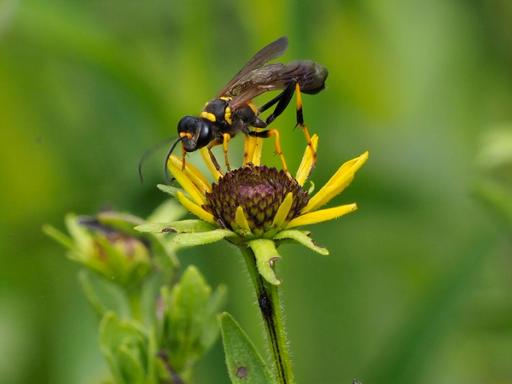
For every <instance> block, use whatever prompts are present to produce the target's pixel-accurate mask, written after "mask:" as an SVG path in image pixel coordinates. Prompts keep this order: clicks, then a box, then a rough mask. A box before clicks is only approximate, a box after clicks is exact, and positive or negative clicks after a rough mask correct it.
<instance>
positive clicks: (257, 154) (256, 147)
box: [244, 135, 263, 165]
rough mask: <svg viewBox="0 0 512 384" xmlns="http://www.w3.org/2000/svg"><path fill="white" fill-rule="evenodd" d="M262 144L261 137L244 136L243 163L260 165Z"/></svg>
mask: <svg viewBox="0 0 512 384" xmlns="http://www.w3.org/2000/svg"><path fill="white" fill-rule="evenodd" d="M262 144H263V139H262V138H261V137H254V136H248V135H246V136H245V142H244V165H247V164H249V163H253V164H254V165H260V162H261V149H262V146H263V145H262Z"/></svg>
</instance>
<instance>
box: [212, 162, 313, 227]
mask: <svg viewBox="0 0 512 384" xmlns="http://www.w3.org/2000/svg"><path fill="white" fill-rule="evenodd" d="M290 192H292V194H293V203H292V206H291V209H290V211H289V213H288V216H287V218H286V219H287V221H289V220H291V219H293V218H294V217H296V216H298V215H299V213H300V211H301V209H302V208H304V207H305V206H306V204H307V202H308V200H309V197H308V194H307V193H306V191H304V189H302V187H301V186H300V185H299V184H298V183H297V181H296V180H295V179H293V178H291V177H290V176H289V175H288V174H287V173H286V172H284V171H278V170H277V169H275V168H268V167H265V166H255V165H253V164H249V165H247V166H245V167H242V168H238V169H235V170H233V171H231V172H228V173H226V174H225V175H224V176H223V177H221V178H220V179H219V181H218V182H217V183H214V184H213V185H212V192H211V193H207V194H206V199H207V202H206V204H205V206H204V208H205V209H206V210H208V211H209V212H211V213H212V214H213V215H214V217H215V218H216V220H217V221H218V222H219V224H220V225H222V226H223V227H225V228H229V229H233V230H236V227H237V225H236V223H235V214H236V209H237V207H239V206H241V207H242V208H243V210H244V213H245V216H246V219H247V222H248V224H249V227H250V228H251V230H252V232H253V233H254V234H255V235H261V234H263V233H264V232H266V231H269V230H271V229H272V222H273V219H274V217H275V215H276V213H277V210H278V209H279V206H280V205H281V203H282V202H283V200H284V199H285V197H286V195H287V194H288V193H290Z"/></svg>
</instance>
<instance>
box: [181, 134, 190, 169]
mask: <svg viewBox="0 0 512 384" xmlns="http://www.w3.org/2000/svg"><path fill="white" fill-rule="evenodd" d="M180 137H181V138H183V137H187V138H189V139H191V138H192V134H191V133H190V132H180ZM186 156H187V151H186V150H185V144H183V142H181V170H182V171H183V170H184V169H185V157H186Z"/></svg>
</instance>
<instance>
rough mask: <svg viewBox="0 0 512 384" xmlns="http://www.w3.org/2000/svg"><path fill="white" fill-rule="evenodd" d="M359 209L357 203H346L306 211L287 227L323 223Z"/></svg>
mask: <svg viewBox="0 0 512 384" xmlns="http://www.w3.org/2000/svg"><path fill="white" fill-rule="evenodd" d="M356 209H357V205H356V204H355V203H353V204H346V205H340V206H339V207H334V208H327V209H321V210H319V211H314V212H310V213H305V214H303V215H300V216H298V217H296V218H295V219H293V220H291V221H290V222H289V223H288V225H287V226H286V228H287V229H289V228H293V227H300V226H302V225H309V224H316V223H321V222H322V221H327V220H332V219H336V218H338V217H341V216H343V215H346V214H347V213H350V212H353V211H355V210H356Z"/></svg>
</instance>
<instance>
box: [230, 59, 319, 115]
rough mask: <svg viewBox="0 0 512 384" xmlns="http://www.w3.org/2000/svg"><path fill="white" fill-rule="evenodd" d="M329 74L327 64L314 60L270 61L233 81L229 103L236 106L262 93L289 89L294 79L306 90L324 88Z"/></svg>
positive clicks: (305, 91) (307, 91) (233, 106)
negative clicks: (323, 64) (273, 62)
mask: <svg viewBox="0 0 512 384" xmlns="http://www.w3.org/2000/svg"><path fill="white" fill-rule="evenodd" d="M327 75H328V72H327V69H326V68H325V67H323V66H322V65H320V64H318V63H315V62H314V61H310V60H300V61H292V62H289V63H286V64H283V63H275V64H267V65H264V66H262V67H260V68H256V69H254V70H253V71H252V72H250V73H248V74H247V75H246V76H244V77H243V78H241V79H240V80H238V81H237V82H236V83H235V84H233V86H232V88H231V95H232V97H233V99H232V100H231V101H230V103H229V105H230V106H231V108H232V109H236V108H238V107H239V106H241V105H243V104H245V103H247V102H249V101H250V100H252V99H253V98H255V97H256V96H259V95H261V94H262V93H265V92H270V91H275V90H280V89H285V88H286V87H287V86H288V84H290V82H297V83H298V84H299V85H300V88H301V91H302V92H303V93H309V94H314V93H317V92H319V91H321V90H322V89H324V86H325V80H326V78H327Z"/></svg>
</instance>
